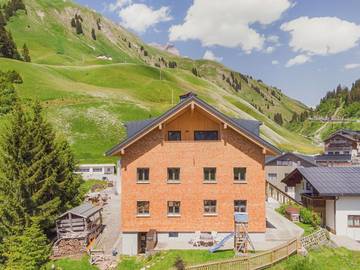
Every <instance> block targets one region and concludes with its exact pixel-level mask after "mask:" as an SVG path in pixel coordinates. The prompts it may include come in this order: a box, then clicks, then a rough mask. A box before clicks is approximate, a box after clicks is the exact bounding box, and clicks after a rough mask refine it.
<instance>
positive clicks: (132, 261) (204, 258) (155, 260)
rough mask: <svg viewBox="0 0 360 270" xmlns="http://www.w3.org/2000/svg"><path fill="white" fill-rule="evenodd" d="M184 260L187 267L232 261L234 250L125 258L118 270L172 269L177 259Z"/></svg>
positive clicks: (188, 251)
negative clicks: (142, 269)
mask: <svg viewBox="0 0 360 270" xmlns="http://www.w3.org/2000/svg"><path fill="white" fill-rule="evenodd" d="M178 257H180V258H181V259H183V261H184V262H185V264H186V265H193V264H199V263H205V262H209V261H215V260H223V259H230V258H233V257H234V252H233V251H232V250H226V251H219V252H215V253H210V252H209V251H207V250H171V251H164V252H160V253H158V254H156V255H154V256H151V257H148V258H146V259H145V258H140V257H123V258H122V260H121V262H120V264H119V265H118V267H117V269H118V270H123V269H126V270H139V269H141V268H142V267H146V266H150V268H147V269H150V270H166V269H172V267H173V265H174V263H175V261H176V258H178Z"/></svg>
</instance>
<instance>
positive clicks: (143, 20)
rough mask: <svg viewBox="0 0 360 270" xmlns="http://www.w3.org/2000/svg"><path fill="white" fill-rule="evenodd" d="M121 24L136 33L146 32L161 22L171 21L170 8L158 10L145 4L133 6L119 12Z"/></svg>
mask: <svg viewBox="0 0 360 270" xmlns="http://www.w3.org/2000/svg"><path fill="white" fill-rule="evenodd" d="M119 17H120V18H121V24H122V25H123V26H124V27H126V28H129V29H132V30H134V31H136V32H139V33H142V32H145V31H146V30H147V29H148V28H149V27H151V26H154V25H156V24H157V23H159V22H165V21H169V20H171V16H170V9H169V7H161V8H159V9H157V10H154V9H152V8H151V7H148V6H147V5H145V4H132V5H130V6H127V7H125V8H123V9H121V10H120V11H119Z"/></svg>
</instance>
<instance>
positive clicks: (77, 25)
mask: <svg viewBox="0 0 360 270" xmlns="http://www.w3.org/2000/svg"><path fill="white" fill-rule="evenodd" d="M75 23H76V26H75V28H76V34H78V35H81V34H83V33H84V32H83V29H82V25H81V21H80V19H79V18H78V16H77V19H76V20H75Z"/></svg>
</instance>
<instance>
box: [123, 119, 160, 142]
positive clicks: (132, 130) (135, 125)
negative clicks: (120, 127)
mask: <svg viewBox="0 0 360 270" xmlns="http://www.w3.org/2000/svg"><path fill="white" fill-rule="evenodd" d="M154 120H156V118H149V119H146V120H141V121H132V122H127V123H126V124H125V126H126V132H127V138H129V137H131V136H133V135H135V134H136V133H137V132H138V131H140V130H142V129H143V128H145V127H146V126H147V125H149V124H151V122H152V121H154Z"/></svg>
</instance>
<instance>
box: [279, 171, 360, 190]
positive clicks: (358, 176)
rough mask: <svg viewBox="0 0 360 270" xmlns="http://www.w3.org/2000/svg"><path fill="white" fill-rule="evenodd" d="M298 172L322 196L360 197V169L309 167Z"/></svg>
mask: <svg viewBox="0 0 360 270" xmlns="http://www.w3.org/2000/svg"><path fill="white" fill-rule="evenodd" d="M296 170H297V171H298V172H299V173H300V174H301V175H302V176H303V178H305V179H306V180H307V181H309V182H310V184H311V185H312V186H313V187H314V188H315V189H316V190H317V191H318V193H319V195H320V196H346V195H348V196H354V195H360V167H309V168H298V169H296ZM292 174H293V173H292ZM284 180H286V178H285V179H284Z"/></svg>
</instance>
